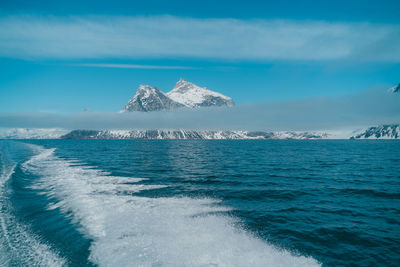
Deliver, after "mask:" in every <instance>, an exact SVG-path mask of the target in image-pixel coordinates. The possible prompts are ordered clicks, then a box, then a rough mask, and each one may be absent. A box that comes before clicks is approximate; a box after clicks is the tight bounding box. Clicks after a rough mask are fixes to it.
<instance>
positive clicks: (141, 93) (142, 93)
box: [121, 84, 183, 112]
mask: <svg viewBox="0 0 400 267" xmlns="http://www.w3.org/2000/svg"><path fill="white" fill-rule="evenodd" d="M179 107H183V105H182V104H180V103H178V102H175V101H174V100H172V99H170V98H169V97H168V96H166V95H165V94H164V93H163V92H161V91H160V90H158V89H157V88H156V87H152V86H148V85H143V84H142V85H140V86H139V88H138V89H137V91H136V93H135V95H134V96H133V97H132V98H131V99H130V100H129V102H128V103H127V104H126V105H125V106H124V107H123V108H122V110H121V111H122V112H124V111H159V110H165V109H175V108H179Z"/></svg>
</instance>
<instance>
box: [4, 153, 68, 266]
mask: <svg viewBox="0 0 400 267" xmlns="http://www.w3.org/2000/svg"><path fill="white" fill-rule="evenodd" d="M15 167H16V164H15V163H11V162H7V160H6V159H5V157H4V151H0V168H1V172H0V266H9V265H15V264H17V265H21V266H22V265H24V266H64V265H65V259H63V258H61V257H60V256H58V255H57V253H55V252H54V251H53V250H52V249H51V247H50V246H48V245H47V244H45V243H43V242H41V240H40V239H39V237H38V236H36V235H35V234H33V233H32V232H31V231H30V230H29V227H28V226H26V225H23V224H21V223H20V222H18V221H17V220H16V218H15V217H14V216H13V214H12V213H11V212H10V203H9V199H8V188H7V186H6V183H7V181H8V180H9V179H10V178H11V177H12V175H13V173H14V171H15Z"/></svg>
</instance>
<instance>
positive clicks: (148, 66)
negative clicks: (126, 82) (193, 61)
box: [75, 63, 195, 70]
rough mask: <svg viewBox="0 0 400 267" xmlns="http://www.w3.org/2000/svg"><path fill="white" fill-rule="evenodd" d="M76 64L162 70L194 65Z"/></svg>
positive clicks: (180, 68) (184, 68) (183, 68)
mask: <svg viewBox="0 0 400 267" xmlns="http://www.w3.org/2000/svg"><path fill="white" fill-rule="evenodd" d="M75 66H81V67H95V68H117V69H154V70H155V69H162V70H191V69H195V68H194V67H186V66H164V65H138V64H111V63H88V64H76V65H75Z"/></svg>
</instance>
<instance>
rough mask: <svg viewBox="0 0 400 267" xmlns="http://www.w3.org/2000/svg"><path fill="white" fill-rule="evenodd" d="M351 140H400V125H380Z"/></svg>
mask: <svg viewBox="0 0 400 267" xmlns="http://www.w3.org/2000/svg"><path fill="white" fill-rule="evenodd" d="M350 139H400V125H399V124H390V125H380V126H374V127H369V128H368V129H366V130H365V131H363V132H361V133H359V134H357V135H354V136H352V137H351V138H350Z"/></svg>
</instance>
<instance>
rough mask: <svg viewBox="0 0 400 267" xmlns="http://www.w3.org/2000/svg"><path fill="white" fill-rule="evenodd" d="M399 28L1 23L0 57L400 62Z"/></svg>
mask: <svg viewBox="0 0 400 267" xmlns="http://www.w3.org/2000/svg"><path fill="white" fill-rule="evenodd" d="M399 43H400V26H399V25H382V24H369V23H339V22H335V23H330V22H322V21H285V20H237V19H194V18H182V17H171V16H158V17H121V16H114V17H108V16H84V17H43V16H42V17H40V16H9V17H3V18H0V56H3V57H15V58H50V59H52V58H56V59H77V58H79V59H91V58H124V59H126V58H129V59H134V58H172V57H175V58H176V57H178V58H215V59H244V60H337V59H339V60H341V59H345V60H358V61H360V60H366V61H392V62H398V61H400V46H399V45H398V44H399Z"/></svg>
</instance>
